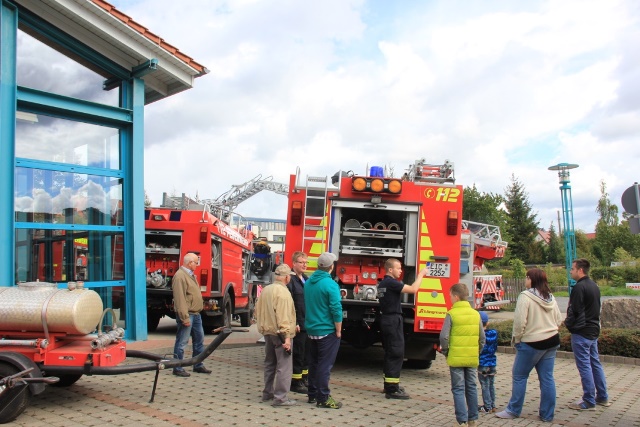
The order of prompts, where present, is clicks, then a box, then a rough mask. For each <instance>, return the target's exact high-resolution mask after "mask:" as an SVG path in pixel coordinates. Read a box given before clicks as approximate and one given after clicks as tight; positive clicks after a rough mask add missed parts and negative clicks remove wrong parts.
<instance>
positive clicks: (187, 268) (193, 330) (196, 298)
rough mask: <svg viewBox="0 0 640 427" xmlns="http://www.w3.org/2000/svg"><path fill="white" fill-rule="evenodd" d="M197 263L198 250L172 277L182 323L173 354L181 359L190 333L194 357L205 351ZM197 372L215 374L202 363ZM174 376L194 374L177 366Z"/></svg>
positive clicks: (189, 254)
mask: <svg viewBox="0 0 640 427" xmlns="http://www.w3.org/2000/svg"><path fill="white" fill-rule="evenodd" d="M197 266H198V255H196V254H194V253H188V254H186V255H185V256H184V262H183V264H182V267H180V268H179V269H178V271H176V274H175V275H174V276H173V279H172V280H171V286H172V287H173V308H174V310H175V312H176V323H177V325H178V330H177V331H176V344H175V346H174V347H173V354H174V356H175V357H176V359H180V360H182V359H183V358H184V348H185V347H186V346H187V344H188V343H189V337H190V336H192V337H193V342H192V345H193V357H195V356H197V355H199V354H200V353H202V352H203V351H204V329H203V328H202V318H201V317H200V312H201V311H202V306H203V301H202V294H201V293H200V286H199V285H198V281H197V280H196V276H195V274H194V272H195V271H196V267H197ZM193 372H197V373H200V374H210V373H211V371H210V370H209V369H207V368H205V366H204V363H202V362H201V363H198V364H196V365H195V366H194V367H193ZM173 375H177V376H179V377H189V376H191V374H189V373H188V372H187V371H185V370H184V368H182V367H177V368H174V369H173Z"/></svg>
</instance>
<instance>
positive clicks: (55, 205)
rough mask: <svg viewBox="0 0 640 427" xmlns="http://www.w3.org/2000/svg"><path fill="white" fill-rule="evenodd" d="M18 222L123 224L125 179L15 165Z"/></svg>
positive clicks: (16, 216)
mask: <svg viewBox="0 0 640 427" xmlns="http://www.w3.org/2000/svg"><path fill="white" fill-rule="evenodd" d="M14 194H15V218H16V221H17V222H41V223H47V224H88V225H122V179H121V178H113V177H104V176H96V175H87V174H78V173H72V172H60V171H50V170H43V169H31V168H20V167H19V168H16V170H15V191H14Z"/></svg>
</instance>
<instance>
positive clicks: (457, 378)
mask: <svg viewBox="0 0 640 427" xmlns="http://www.w3.org/2000/svg"><path fill="white" fill-rule="evenodd" d="M449 372H450V373H451V392H452V393H453V406H454V408H455V411H456V421H458V423H466V422H467V421H473V420H477V419H478V389H477V388H476V368H452V367H449Z"/></svg>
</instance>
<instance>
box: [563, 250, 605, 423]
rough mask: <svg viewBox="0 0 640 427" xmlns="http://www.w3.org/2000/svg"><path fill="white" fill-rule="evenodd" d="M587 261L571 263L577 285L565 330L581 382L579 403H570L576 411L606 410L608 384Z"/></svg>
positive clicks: (596, 298) (595, 291) (597, 293)
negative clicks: (569, 334)
mask: <svg viewBox="0 0 640 427" xmlns="http://www.w3.org/2000/svg"><path fill="white" fill-rule="evenodd" d="M590 267H591V265H590V264H589V261H587V260H586V259H584V258H579V259H577V260H575V261H573V266H572V267H571V277H572V278H573V279H574V280H576V281H577V282H576V285H575V286H574V287H573V291H571V295H570V296H569V307H568V308H567V318H566V319H565V321H564V324H565V326H566V327H567V329H569V332H571V348H572V349H573V356H574V358H575V361H576V367H577V368H578V372H579V373H580V379H581V380H582V392H583V395H582V399H580V400H578V401H577V402H574V403H570V404H569V408H571V409H575V410H577V411H593V410H595V407H596V404H597V405H602V406H609V405H610V403H609V395H608V393H607V380H606V378H605V376H604V369H602V364H601V363H600V359H599V355H598V336H599V335H600V307H601V306H600V288H598V285H597V284H596V283H595V282H594V281H593V280H591V279H590V278H589V276H588V274H589V268H590Z"/></svg>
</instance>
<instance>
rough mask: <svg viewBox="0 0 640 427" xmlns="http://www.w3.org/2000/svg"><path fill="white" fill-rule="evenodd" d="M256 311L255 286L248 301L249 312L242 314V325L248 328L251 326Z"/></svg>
mask: <svg viewBox="0 0 640 427" xmlns="http://www.w3.org/2000/svg"><path fill="white" fill-rule="evenodd" d="M255 311H256V288H255V286H254V287H253V290H252V291H251V295H250V296H249V302H248V303H247V312H246V313H241V314H240V326H242V327H244V328H246V327H249V326H251V319H252V318H253V314H254V313H255Z"/></svg>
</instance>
